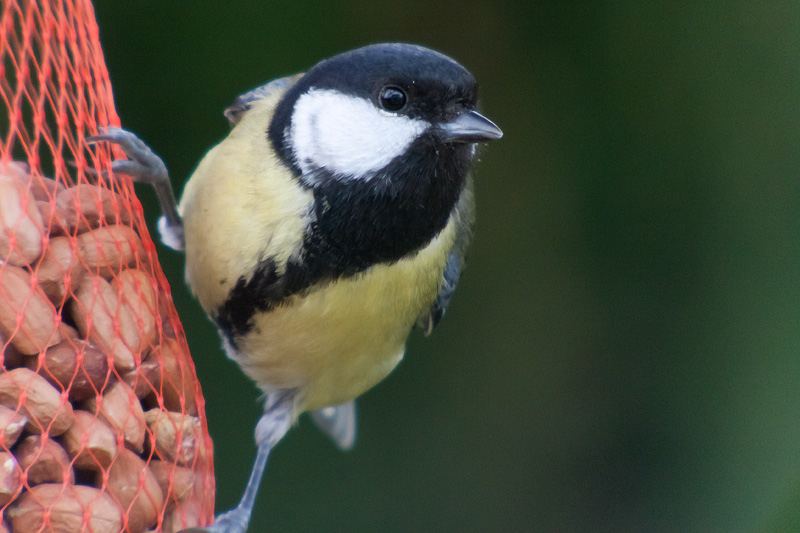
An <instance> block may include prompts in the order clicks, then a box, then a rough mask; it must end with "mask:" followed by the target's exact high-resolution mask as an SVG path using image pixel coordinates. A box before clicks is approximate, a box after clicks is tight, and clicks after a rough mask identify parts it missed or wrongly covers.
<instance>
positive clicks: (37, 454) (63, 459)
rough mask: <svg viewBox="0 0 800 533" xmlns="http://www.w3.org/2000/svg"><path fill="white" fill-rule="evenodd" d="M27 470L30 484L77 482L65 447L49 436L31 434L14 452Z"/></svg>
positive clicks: (23, 468) (21, 465) (25, 470)
mask: <svg viewBox="0 0 800 533" xmlns="http://www.w3.org/2000/svg"><path fill="white" fill-rule="evenodd" d="M14 453H15V455H16V457H17V461H19V466H20V468H22V470H23V472H25V474H26V476H27V479H28V485H29V486H33V485H41V484H42V483H65V482H66V483H70V484H74V483H75V473H74V472H73V471H72V464H71V463H70V460H69V456H68V455H67V452H65V451H64V448H62V447H61V446H59V444H58V443H57V442H56V441H54V440H53V439H51V438H49V437H42V436H40V435H30V436H28V437H26V438H25V439H24V440H23V441H22V442H20V443H19V446H18V447H17V450H16V451H15V452H14Z"/></svg>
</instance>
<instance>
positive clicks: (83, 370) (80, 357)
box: [25, 338, 114, 402]
mask: <svg viewBox="0 0 800 533" xmlns="http://www.w3.org/2000/svg"><path fill="white" fill-rule="evenodd" d="M25 366H27V367H28V368H30V369H31V370H35V371H37V372H38V373H39V375H40V376H42V377H44V378H45V379H46V380H47V381H49V382H50V383H51V384H52V385H53V386H54V387H56V388H57V389H59V390H62V391H67V392H68V393H69V399H70V400H71V401H73V402H79V401H81V400H85V399H87V398H91V397H92V396H95V395H96V394H97V393H98V391H100V390H102V388H103V387H104V386H105V384H106V383H110V382H113V380H114V373H113V372H111V371H110V369H109V358H108V356H106V354H104V353H103V352H101V351H100V350H99V349H97V347H95V346H94V345H93V344H92V343H91V342H89V341H84V340H80V339H69V338H67V339H64V340H62V341H61V342H60V343H58V344H56V345H55V346H51V347H49V348H48V349H47V350H45V351H44V353H42V354H41V355H40V356H39V357H38V358H36V357H28V358H26V362H25Z"/></svg>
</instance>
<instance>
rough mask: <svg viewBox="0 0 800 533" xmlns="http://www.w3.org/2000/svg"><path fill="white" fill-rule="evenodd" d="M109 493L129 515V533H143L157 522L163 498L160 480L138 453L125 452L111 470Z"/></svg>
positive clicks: (109, 471)
mask: <svg viewBox="0 0 800 533" xmlns="http://www.w3.org/2000/svg"><path fill="white" fill-rule="evenodd" d="M108 492H109V493H110V494H111V495H112V496H113V497H114V498H115V499H116V500H117V501H118V502H119V504H120V506H121V507H122V509H123V510H124V511H127V513H126V514H127V517H128V527H127V529H126V530H125V531H128V532H129V533H141V532H142V531H144V530H145V529H147V528H148V527H151V526H153V525H154V524H155V523H156V522H157V521H158V516H159V515H160V514H161V511H162V509H163V508H164V494H163V492H162V491H161V487H160V486H159V484H158V480H157V479H156V477H155V476H154V475H153V473H152V472H151V471H150V469H149V468H148V467H147V465H146V464H145V462H144V461H143V460H142V459H141V458H140V457H139V456H138V455H136V454H135V453H133V452H131V451H129V450H125V449H122V450H120V451H119V454H118V455H117V456H116V457H115V458H114V462H113V463H111V468H109V470H108Z"/></svg>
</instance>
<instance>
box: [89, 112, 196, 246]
mask: <svg viewBox="0 0 800 533" xmlns="http://www.w3.org/2000/svg"><path fill="white" fill-rule="evenodd" d="M99 141H108V142H110V143H113V144H116V145H117V146H119V147H120V148H121V149H122V151H123V152H125V155H126V156H128V159H123V160H119V161H114V162H113V163H112V164H111V170H112V171H114V172H115V173H118V174H125V175H127V176H130V177H131V178H133V181H135V182H137V183H149V184H150V185H152V186H153V188H154V189H155V191H156V196H157V197H158V203H159V205H160V206H161V217H160V218H159V220H158V232H159V233H160V234H161V241H162V242H163V243H164V244H165V245H166V246H169V247H170V248H172V249H174V250H183V249H184V244H185V243H184V235H183V221H182V220H181V217H180V215H179V214H178V205H177V203H176V202H175V195H174V194H173V193H172V185H171V184H170V181H169V174H168V173H167V167H166V165H164V162H163V161H162V160H161V158H160V157H158V156H157V155H156V154H154V153H153V151H152V150H151V149H150V148H149V147H148V146H147V145H146V144H145V143H144V142H143V141H142V140H141V139H139V137H137V136H136V135H134V134H133V133H131V132H129V131H127V130H124V129H122V128H115V127H107V128H104V129H103V130H102V131H101V133H100V135H95V136H93V137H87V138H86V142H87V143H89V144H93V143H97V142H99Z"/></svg>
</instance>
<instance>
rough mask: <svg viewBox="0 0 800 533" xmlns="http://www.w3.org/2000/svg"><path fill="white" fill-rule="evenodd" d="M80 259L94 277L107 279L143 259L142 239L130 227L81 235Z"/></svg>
mask: <svg viewBox="0 0 800 533" xmlns="http://www.w3.org/2000/svg"><path fill="white" fill-rule="evenodd" d="M77 240H78V256H79V257H80V259H81V261H82V262H83V264H84V265H85V266H86V268H88V269H89V271H90V272H91V273H93V274H97V275H100V276H102V277H104V278H106V279H109V278H111V277H112V276H113V275H114V274H115V273H117V272H119V271H120V270H122V269H123V268H125V267H127V266H129V265H130V264H131V263H133V262H134V261H136V258H137V257H144V248H143V247H142V242H141V240H140V239H139V236H138V235H137V234H136V232H135V231H134V230H133V228H130V227H128V226H106V227H102V228H98V229H96V230H93V231H89V232H86V233H83V234H81V235H78V237H77Z"/></svg>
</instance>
